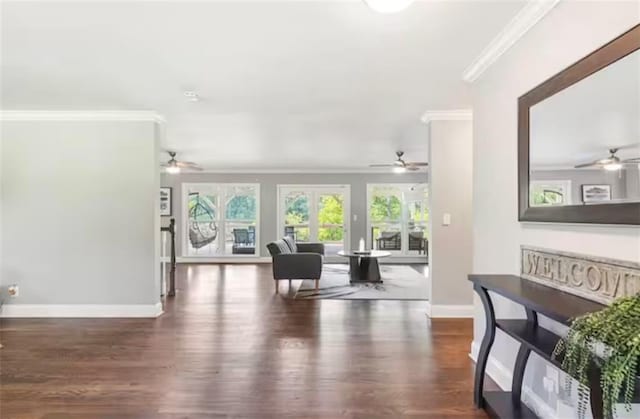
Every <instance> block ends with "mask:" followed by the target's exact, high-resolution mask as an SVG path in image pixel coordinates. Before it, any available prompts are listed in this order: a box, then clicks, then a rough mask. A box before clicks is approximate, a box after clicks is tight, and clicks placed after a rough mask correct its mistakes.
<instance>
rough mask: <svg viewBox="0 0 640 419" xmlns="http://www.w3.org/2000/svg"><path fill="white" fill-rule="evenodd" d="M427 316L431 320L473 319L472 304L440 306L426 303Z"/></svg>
mask: <svg viewBox="0 0 640 419" xmlns="http://www.w3.org/2000/svg"><path fill="white" fill-rule="evenodd" d="M427 316H429V317H431V318H432V319H460V318H465V319H466V318H473V304H469V305H442V304H431V302H430V301H429V302H427Z"/></svg>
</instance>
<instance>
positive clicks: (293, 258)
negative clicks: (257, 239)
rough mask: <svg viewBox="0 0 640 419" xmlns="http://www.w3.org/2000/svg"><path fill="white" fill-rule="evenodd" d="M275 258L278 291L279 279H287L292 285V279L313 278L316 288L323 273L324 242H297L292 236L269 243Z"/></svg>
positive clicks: (274, 275)
mask: <svg viewBox="0 0 640 419" xmlns="http://www.w3.org/2000/svg"><path fill="white" fill-rule="evenodd" d="M267 249H268V250H269V253H270V254H271V257H272V260H273V279H274V280H275V283H276V294H277V293H278V281H280V280H282V279H286V280H288V281H289V287H291V280H292V279H313V280H315V281H316V290H317V289H318V285H319V282H320V276H321V275H322V258H323V255H324V244H322V243H296V242H295V241H294V240H293V239H292V238H291V237H285V238H284V239H282V240H276V241H275V242H271V243H269V244H267Z"/></svg>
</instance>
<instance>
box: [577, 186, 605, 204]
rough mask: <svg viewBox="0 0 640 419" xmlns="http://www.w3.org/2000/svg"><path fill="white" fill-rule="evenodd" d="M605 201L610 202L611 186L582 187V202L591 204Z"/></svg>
mask: <svg viewBox="0 0 640 419" xmlns="http://www.w3.org/2000/svg"><path fill="white" fill-rule="evenodd" d="M605 201H611V185H582V202H584V203H585V204H592V203H595V202H605Z"/></svg>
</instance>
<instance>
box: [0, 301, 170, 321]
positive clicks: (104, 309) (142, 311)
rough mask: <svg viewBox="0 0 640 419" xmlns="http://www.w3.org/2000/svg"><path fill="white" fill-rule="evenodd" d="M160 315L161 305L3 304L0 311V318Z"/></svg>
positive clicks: (150, 316)
mask: <svg viewBox="0 0 640 419" xmlns="http://www.w3.org/2000/svg"><path fill="white" fill-rule="evenodd" d="M162 313H163V311H162V303H156V304H130V305H106V304H5V305H3V306H2V309H1V310H0V317H3V318H20V317H24V318H27V317H53V318H55V317H75V318H108V317H113V318H134V317H148V318H155V317H158V316H160V315H161V314H162Z"/></svg>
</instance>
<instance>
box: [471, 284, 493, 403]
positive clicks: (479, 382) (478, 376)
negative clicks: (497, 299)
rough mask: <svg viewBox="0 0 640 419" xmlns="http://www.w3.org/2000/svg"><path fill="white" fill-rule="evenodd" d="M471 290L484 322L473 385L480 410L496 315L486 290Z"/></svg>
mask: <svg viewBox="0 0 640 419" xmlns="http://www.w3.org/2000/svg"><path fill="white" fill-rule="evenodd" d="M473 289H474V290H475V291H476V293H477V294H478V296H479V297H480V301H482V306H483V307H484V315H485V321H486V325H485V330H484V337H483V338H482V343H481V344H480V351H479V352H478V360H477V362H476V373H475V379H474V385H473V403H474V404H475V405H476V407H478V408H481V407H484V398H483V397H482V391H483V388H484V374H485V369H486V368H487V359H488V358H489V352H490V351H491V346H492V345H493V341H494V339H495V337H496V315H495V312H494V310H493V304H492V303H491V298H489V293H488V292H487V290H486V289H485V288H482V287H481V286H477V285H474V287H473Z"/></svg>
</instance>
